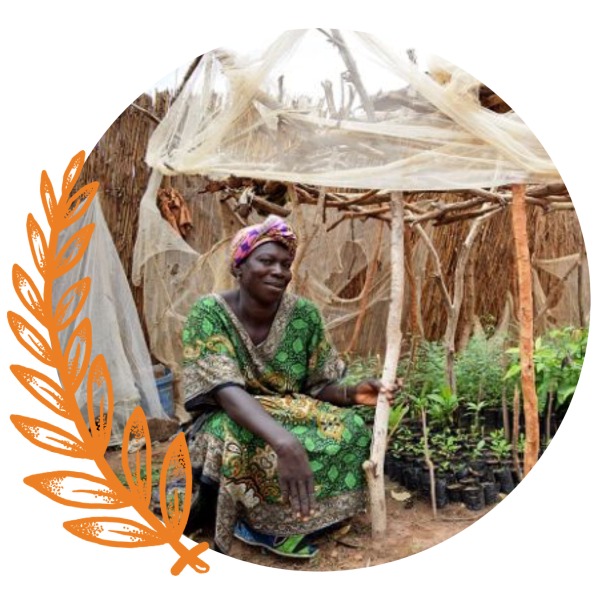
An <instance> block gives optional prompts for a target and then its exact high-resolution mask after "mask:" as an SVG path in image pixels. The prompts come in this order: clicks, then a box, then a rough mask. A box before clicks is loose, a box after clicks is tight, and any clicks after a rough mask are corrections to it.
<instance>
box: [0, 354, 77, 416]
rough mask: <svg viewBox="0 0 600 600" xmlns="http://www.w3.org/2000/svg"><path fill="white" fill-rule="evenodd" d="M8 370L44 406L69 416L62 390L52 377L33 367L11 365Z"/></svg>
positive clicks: (61, 414)
mask: <svg viewBox="0 0 600 600" xmlns="http://www.w3.org/2000/svg"><path fill="white" fill-rule="evenodd" d="M10 370H11V371H12V373H13V375H14V376H15V377H16V378H17V379H18V380H19V383H20V384H21V385H23V386H24V387H25V389H26V390H27V391H28V392H29V393H30V394H31V395H32V396H33V397H34V398H36V399H37V400H39V401H40V402H41V403H42V404H43V405H44V406H47V407H48V408H49V409H51V410H53V411H54V412H55V413H56V414H58V415H60V416H61V417H66V418H69V417H70V412H69V410H68V408H67V407H66V406H65V399H64V397H63V390H62V388H61V387H60V386H59V385H58V384H57V383H55V382H54V381H52V379H50V378H49V377H47V376H46V375H44V374H43V373H40V372H39V371H36V370H35V369H30V368H29V367H22V366H21V365H12V366H11V367H10Z"/></svg>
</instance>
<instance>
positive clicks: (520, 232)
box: [511, 184, 540, 475]
mask: <svg viewBox="0 0 600 600" xmlns="http://www.w3.org/2000/svg"><path fill="white" fill-rule="evenodd" d="M512 192H513V202H512V209H511V213H512V228H513V236H514V239H515V255H516V262H517V279H518V282H519V313H518V314H519V349H520V357H521V390H522V392H523V413H524V415H525V460H524V466H523V471H524V473H523V474H524V475H527V473H529V471H530V470H531V468H532V467H533V465H534V464H535V463H536V462H537V459H538V454H539V450H540V429H539V421H538V399H537V392H536V389H535V371H534V368H533V291H532V284H531V259H530V256H529V244H528V240H527V213H526V210H525V209H526V206H525V186H524V185H522V184H521V185H514V186H513V188H512Z"/></svg>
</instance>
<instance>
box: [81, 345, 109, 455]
mask: <svg viewBox="0 0 600 600" xmlns="http://www.w3.org/2000/svg"><path fill="white" fill-rule="evenodd" d="M98 398H99V399H98ZM96 405H98V409H97V410H98V414H96V411H95V408H94V407H95V406H96ZM87 409H88V421H89V424H90V431H91V432H92V437H93V438H94V441H95V443H96V447H97V448H98V450H99V451H100V453H101V454H104V452H105V451H106V448H107V446H108V443H109V441H110V432H111V429H112V417H113V410H114V399H113V389H112V381H111V378H110V373H109V372H108V367H107V366H106V360H105V359H104V356H102V354H99V355H98V356H96V357H95V358H94V360H93V361H92V364H91V366H90V370H89V372H88V380H87Z"/></svg>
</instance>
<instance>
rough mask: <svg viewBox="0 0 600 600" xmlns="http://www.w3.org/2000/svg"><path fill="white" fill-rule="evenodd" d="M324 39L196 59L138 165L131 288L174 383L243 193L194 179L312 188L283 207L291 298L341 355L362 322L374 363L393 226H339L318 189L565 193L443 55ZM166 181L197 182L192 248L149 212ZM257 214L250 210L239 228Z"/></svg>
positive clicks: (522, 134)
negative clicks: (418, 58)
mask: <svg viewBox="0 0 600 600" xmlns="http://www.w3.org/2000/svg"><path fill="white" fill-rule="evenodd" d="M328 35H329V38H330V39H328V38H327V37H326V36H325V35H324V34H323V33H322V32H320V31H304V30H302V31H291V32H287V33H285V34H283V35H282V36H281V37H280V38H279V39H278V40H277V41H276V42H275V43H274V44H272V45H271V46H270V47H269V48H268V49H267V50H266V51H265V53H264V54H262V55H261V56H259V57H258V58H244V57H240V56H236V55H234V54H233V53H231V52H226V51H224V50H216V51H213V52H210V53H208V54H206V55H204V56H203V58H202V60H201V62H200V65H199V67H198V68H197V69H196V71H195V72H194V73H193V75H192V77H191V78H190V80H189V81H188V83H187V85H186V87H185V88H184V90H183V91H182V93H181V94H180V96H179V97H178V98H177V100H176V102H175V103H174V104H173V106H172V107H171V109H170V110H169V113H168V114H167V116H166V117H165V118H164V119H163V121H162V122H161V123H160V125H159V126H158V127H157V128H156V130H155V131H154V133H153V135H152V137H151V139H150V143H149V146H148V150H147V155H146V160H147V162H148V164H149V165H151V166H152V167H153V172H152V175H151V178H150V183H149V185H148V188H147V190H146V193H145V195H144V197H143V199H142V203H141V212H140V219H139V230H138V237H137V240H136V247H135V253H134V264H133V282H134V284H136V285H139V284H141V283H142V282H143V284H144V313H145V317H146V323H147V328H148V331H149V335H150V344H151V348H152V352H153V354H154V356H155V357H156V358H157V359H159V360H160V361H161V362H163V363H165V364H167V365H169V367H170V368H171V369H172V370H173V371H174V372H175V373H176V375H177V374H178V373H179V364H180V361H181V352H182V347H181V341H180V340H181V328H182V325H183V322H184V319H185V317H186V315H187V312H188V310H189V308H190V306H191V304H192V302H194V301H195V299H196V298H197V297H198V295H200V294H202V293H207V292H212V291H223V290H225V289H227V288H230V287H232V286H233V285H234V281H233V279H232V278H231V276H230V275H229V269H228V260H229V254H228V251H229V241H230V238H231V236H232V235H233V233H235V231H237V230H238V229H239V228H240V227H241V226H242V223H241V222H240V218H239V213H237V214H236V213H234V212H233V210H232V209H233V207H232V206H231V204H230V203H229V204H228V202H230V200H228V198H229V199H230V198H231V197H232V196H233V198H234V200H237V202H238V206H239V204H240V194H241V195H244V194H246V192H240V190H239V188H237V189H229V188H227V187H225V188H224V189H223V190H222V191H221V192H218V193H198V188H202V187H203V184H202V183H201V182H200V181H202V182H206V180H207V179H210V180H213V181H215V180H218V181H221V182H226V181H227V180H228V178H230V177H231V176H232V175H233V176H235V177H237V178H247V180H248V182H250V181H251V180H254V181H265V180H266V181H275V182H294V183H302V184H308V185H314V186H319V189H320V190H321V192H320V193H319V194H318V196H319V200H318V201H317V202H316V203H313V204H312V205H307V204H300V203H298V202H297V198H295V197H294V193H295V192H293V191H291V190H292V188H289V189H288V192H287V195H286V197H285V201H286V204H285V207H286V209H291V214H290V216H289V217H288V220H289V222H290V223H291V224H292V226H293V227H294V228H295V230H296V231H297V233H298V234H299V237H300V240H301V247H300V249H299V252H298V255H299V260H298V261H296V262H295V265H296V268H298V271H297V272H296V273H295V274H294V280H293V286H294V288H295V289H294V291H296V292H298V293H301V294H303V295H306V296H308V297H310V298H311V299H312V300H314V301H315V302H316V303H317V304H318V306H319V307H320V308H321V310H322V311H323V313H324V316H325V318H326V321H327V324H328V329H329V331H330V332H331V334H332V336H333V338H334V341H335V342H336V344H337V345H338V346H339V347H340V349H341V350H344V349H346V348H347V346H348V344H349V343H350V340H351V338H352V337H353V333H354V330H355V327H356V322H357V316H358V315H359V314H362V313H363V312H364V316H365V317H364V321H363V322H362V325H361V330H360V340H359V342H358V345H357V346H356V347H355V348H354V349H355V350H356V351H358V352H363V353H372V354H375V353H379V352H382V351H383V349H384V342H385V322H386V317H387V310H388V301H389V278H390V265H389V228H388V227H387V226H385V224H382V222H381V221H377V220H374V219H367V220H358V219H348V220H344V221H343V222H341V223H339V224H336V221H337V220H338V219H339V213H337V212H336V210H335V209H334V208H328V207H326V206H324V205H323V204H322V202H321V201H322V200H323V195H322V194H323V190H324V189H325V188H327V189H328V190H332V189H334V188H345V189H346V190H354V191H356V190H364V189H373V190H382V193H384V192H383V191H385V190H387V191H389V190H410V191H412V192H418V191H419V190H429V191H435V190H443V191H448V190H453V189H466V188H473V187H484V188H494V187H496V186H501V185H503V184H508V183H519V182H523V183H546V182H560V177H559V175H558V173H557V171H556V169H555V167H554V165H553V164H552V162H551V161H550V159H549V158H548V156H547V155H546V153H545V151H544V149H543V148H542V147H541V145H540V144H539V142H538V141H537V139H536V138H535V136H534V135H533V134H532V133H531V131H530V130H529V129H528V128H527V127H526V126H525V124H524V123H523V122H522V121H521V120H520V119H519V117H518V116H517V115H515V114H514V113H513V112H512V111H509V112H506V113H504V114H499V113H496V112H492V111H491V110H488V109H486V108H484V107H482V106H481V104H480V103H479V101H478V97H477V91H478V89H479V82H477V81H476V80H474V79H473V78H472V77H471V76H469V75H468V74H467V73H465V72H464V71H461V70H460V69H458V68H456V67H454V66H453V65H449V64H447V63H443V62H442V61H440V60H439V59H438V60H436V61H430V71H431V73H430V74H428V73H425V72H424V71H422V70H421V69H420V68H419V67H417V66H416V65H415V64H413V63H412V62H411V61H410V60H408V59H407V58H406V57H405V56H404V55H402V54H399V53H396V52H394V51H393V50H392V49H390V48H388V47H386V46H385V45H383V44H381V43H380V42H378V41H377V40H375V39H374V38H372V37H371V36H369V35H366V34H359V33H349V32H344V33H343V39H342V45H340V38H339V37H337V36H338V34H337V33H335V32H329V33H328ZM331 39H334V40H336V41H335V42H334V43H332V42H331ZM344 42H345V45H344ZM319 44H320V45H319ZM315 48H317V50H315ZM340 48H341V49H342V52H345V53H346V54H345V56H344V57H343V56H342V53H340ZM315 51H316V52H317V54H315ZM347 52H350V54H351V56H349V55H348V54H347ZM163 174H187V175H198V176H202V177H203V179H201V178H200V177H199V178H198V180H199V183H198V184H197V187H196V191H195V192H194V197H193V199H192V200H191V201H190V200H189V198H188V201H190V204H191V206H190V208H192V212H194V213H195V214H196V215H197V214H198V212H201V213H202V219H201V221H200V220H196V222H195V226H197V225H198V223H200V227H201V228H202V231H203V235H196V239H197V241H199V242H200V244H196V245H195V248H192V247H191V246H190V245H188V243H187V242H186V241H185V240H183V239H182V238H181V237H180V236H179V235H178V234H177V233H176V231H175V230H174V229H173V228H172V227H171V226H169V225H168V223H167V222H166V221H165V220H164V219H163V218H162V217H161V214H160V212H159V210H158V208H157V206H156V198H157V192H158V189H159V187H160V185H161V181H162V176H163ZM248 185H250V183H249V184H248ZM263 218H264V214H263V215H260V214H257V211H256V210H254V211H253V212H251V213H250V216H249V218H248V221H249V222H250V223H252V222H256V221H258V220H261V219H263ZM334 225H335V227H334ZM426 229H427V230H428V231H431V228H430V227H429V226H427V227H426ZM207 240H208V241H210V243H207ZM199 245H202V248H200V247H199ZM430 260H431V259H430V256H429V252H428V250H427V249H426V248H425V246H424V244H423V242H422V241H421V240H418V241H417V242H416V243H415V244H414V248H413V251H412V268H413V271H414V278H415V282H414V283H415V287H414V292H413V293H415V294H416V297H417V302H419V301H420V298H421V293H422V290H423V287H424V285H425V283H426V280H427V278H430V277H431V276H432V273H431V271H428V270H427V265H428V261H429V264H430ZM369 273H370V280H369V279H368V278H369V275H368V274H369ZM365 274H366V275H365ZM365 280H368V281H369V285H368V287H367V288H366V289H365V286H364V283H365ZM408 300H409V298H408V295H407V297H406V298H405V308H407V304H408ZM408 313H409V311H408V309H406V310H405V311H404V316H405V320H406V319H407V318H408ZM506 314H507V315H508V316H510V311H509V312H508V313H506ZM420 316H421V315H420V314H419V317H420ZM507 318H508V317H507ZM506 327H507V324H506V323H503V325H502V329H503V330H505V329H506ZM420 329H421V331H422V330H423V326H422V323H421V324H420ZM178 394H181V390H178ZM182 400H183V399H182V398H181V396H179V397H178V398H176V414H177V416H178V417H179V418H180V419H186V418H187V415H186V413H185V411H184V410H183V408H182Z"/></svg>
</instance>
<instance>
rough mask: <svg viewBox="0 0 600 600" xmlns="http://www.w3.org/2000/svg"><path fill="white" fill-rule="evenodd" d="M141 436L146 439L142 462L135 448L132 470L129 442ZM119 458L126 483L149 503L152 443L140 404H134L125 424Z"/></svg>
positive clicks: (139, 452)
mask: <svg viewBox="0 0 600 600" xmlns="http://www.w3.org/2000/svg"><path fill="white" fill-rule="evenodd" d="M142 438H144V439H145V441H146V448H145V456H144V459H143V464H142V456H141V454H142V453H141V451H140V450H137V452H136V453H135V471H134V472H132V471H131V467H130V465H129V453H128V447H129V443H130V442H132V441H134V440H140V439H142ZM121 458H122V463H123V472H124V473H125V478H126V480H127V485H129V488H130V489H131V491H132V492H135V493H136V494H138V495H139V496H141V497H142V498H143V499H144V501H145V502H146V504H150V498H151V496H152V444H151V441H150V432H149V430H148V421H146V415H145V414H144V411H143V410H142V407H141V406H136V408H135V409H134V411H133V412H132V413H131V416H130V417H129V419H128V420H127V424H126V425H125V430H124V432H123V447H122V450H121ZM142 467H144V470H145V478H143V477H142Z"/></svg>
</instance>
